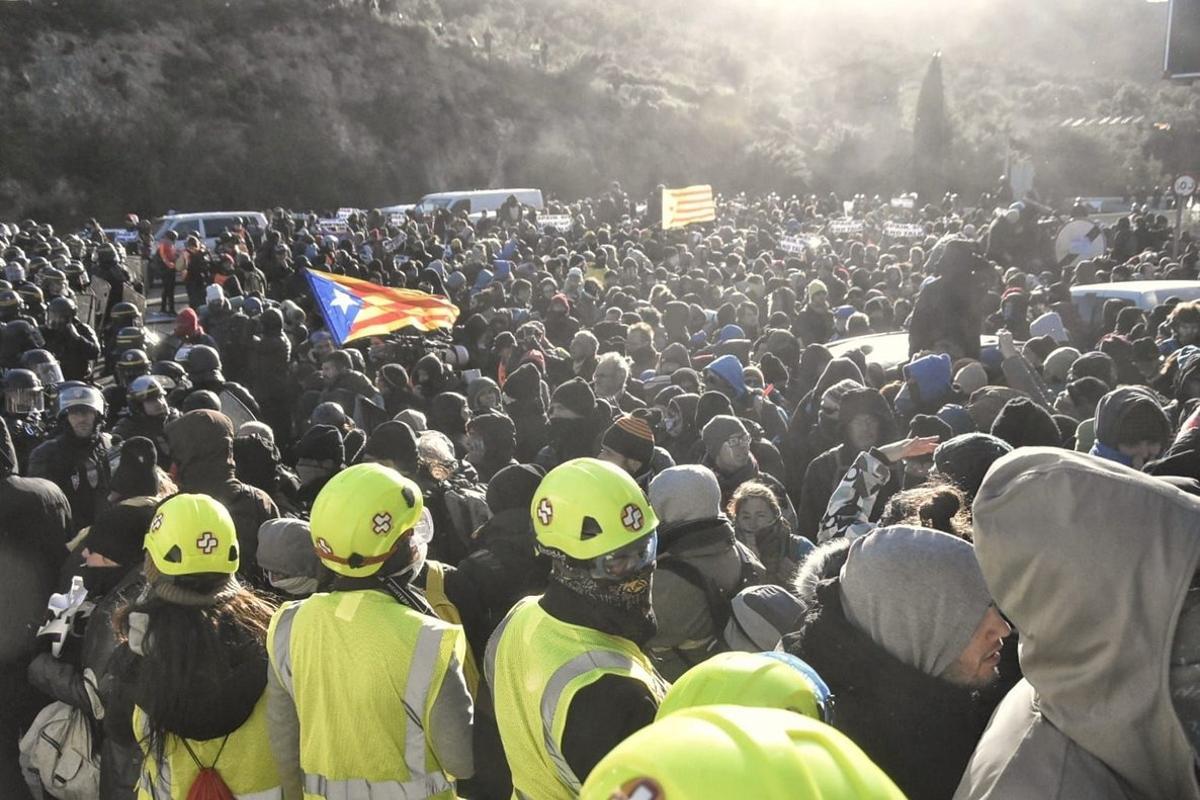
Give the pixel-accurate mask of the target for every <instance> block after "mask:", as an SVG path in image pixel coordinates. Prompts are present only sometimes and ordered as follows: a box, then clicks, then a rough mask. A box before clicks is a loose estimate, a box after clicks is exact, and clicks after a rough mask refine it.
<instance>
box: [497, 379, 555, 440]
mask: <svg viewBox="0 0 1200 800" xmlns="http://www.w3.org/2000/svg"><path fill="white" fill-rule="evenodd" d="M502 388H503V390H504V400H505V403H504V411H505V413H506V414H508V416H509V417H510V418H511V419H512V421H513V424H514V425H516V428H517V453H516V458H517V460H518V461H520V462H522V463H528V462H530V461H533V460H534V458H536V457H537V454H538V452H539V451H540V450H541V449H542V448H543V447H544V446H545V444H546V442H547V439H548V431H547V429H548V428H549V420H548V418H547V417H546V403H545V400H544V399H543V392H544V391H545V389H544V383H543V382H542V374H541V372H539V371H538V368H537V367H536V366H534V365H533V364H530V363H525V364H522V365H521V366H519V367H517V368H516V369H514V370H513V371H512V372H511V373H510V374H509V375H508V379H507V380H506V381H505V382H504V384H503V386H502Z"/></svg>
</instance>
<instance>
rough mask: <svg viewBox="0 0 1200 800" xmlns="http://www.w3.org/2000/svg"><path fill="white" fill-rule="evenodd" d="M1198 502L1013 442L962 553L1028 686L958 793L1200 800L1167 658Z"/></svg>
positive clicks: (1198, 551) (1008, 707) (1085, 460)
mask: <svg viewBox="0 0 1200 800" xmlns="http://www.w3.org/2000/svg"><path fill="white" fill-rule="evenodd" d="M1198 524H1200V499H1197V498H1195V497H1191V496H1189V495H1187V494H1184V493H1183V492H1181V491H1179V490H1178V489H1175V488H1174V487H1172V486H1170V485H1168V484H1166V483H1163V482H1161V481H1159V480H1157V479H1155V478H1151V477H1149V476H1146V475H1143V474H1141V473H1138V472H1134V471H1133V470H1131V469H1128V468H1126V467H1124V466H1122V465H1120V464H1116V463H1114V462H1111V461H1104V460H1101V459H1099V458H1095V457H1091V456H1086V455H1082V454H1080V453H1070V452H1066V451H1063V450H1059V449H1052V448H1045V447H1036V448H1034V447H1030V448H1021V449H1020V450H1017V451H1015V452H1013V453H1011V454H1009V455H1007V456H1005V457H1003V458H1002V459H1000V460H999V461H997V462H996V464H995V465H994V466H993V467H992V469H991V471H990V472H989V473H988V476H987V478H986V479H985V480H984V482H983V486H982V487H981V488H980V490H979V494H978V495H977V497H976V500H975V551H976V554H977V555H978V558H979V563H980V566H981V567H982V569H983V574H984V577H985V579H986V580H987V583H988V587H989V588H990V589H991V591H992V595H993V597H995V599H996V604H997V605H998V606H999V608H1000V609H1001V610H1002V611H1003V612H1004V613H1005V614H1006V615H1008V617H1009V618H1010V619H1011V620H1012V622H1013V625H1014V626H1015V627H1016V628H1017V629H1018V630H1019V631H1020V632H1021V647H1020V654H1021V669H1022V670H1023V672H1024V674H1025V679H1024V680H1022V681H1021V682H1020V683H1018V684H1017V685H1016V686H1015V687H1014V688H1013V689H1012V691H1010V692H1009V693H1008V695H1006V696H1005V698H1004V700H1003V701H1002V702H1001V704H1000V706H999V707H998V708H997V709H996V712H995V714H994V715H993V716H992V720H991V722H990V723H989V724H988V729H987V731H986V732H985V733H984V735H983V738H982V739H981V740H980V742H979V745H978V747H977V748H976V749H975V753H974V754H973V755H972V757H971V761H970V762H969V763H968V765H967V769H966V771H965V773H964V775H963V778H962V782H961V783H960V784H959V787H958V791H957V792H956V793H955V795H954V796H955V798H956V800H983V799H984V798H987V800H1000V799H1001V798H1004V799H1007V798H1011V799H1012V800H1027V799H1028V798H1034V797H1045V798H1050V797H1054V798H1064V799H1065V798H1080V799H1081V800H1082V798H1087V799H1088V800H1109V799H1110V798H1112V799H1114V800H1115V799H1116V798H1120V799H1121V800H1129V799H1130V798H1139V800H1140V798H1167V797H1170V798H1175V799H1176V800H1189V799H1190V800H1195V799H1196V798H1200V788H1198V786H1197V782H1196V777H1195V774H1194V769H1193V764H1194V763H1195V754H1194V752H1193V750H1192V747H1191V746H1190V744H1189V742H1188V739H1187V736H1186V735H1185V732H1184V728H1183V725H1182V724H1181V722H1180V721H1179V718H1178V716H1177V715H1176V713H1175V710H1174V707H1173V706H1172V702H1171V695H1170V688H1169V683H1168V664H1169V661H1170V657H1171V652H1172V647H1173V644H1174V640H1175V634H1176V627H1177V622H1178V619H1179V616H1180V611H1181V609H1182V607H1183V603H1184V599H1185V597H1186V595H1187V592H1188V587H1189V586H1190V585H1191V583H1192V580H1193V576H1194V574H1195V572H1196V567H1197V563H1198V562H1200V536H1197V526H1198Z"/></svg>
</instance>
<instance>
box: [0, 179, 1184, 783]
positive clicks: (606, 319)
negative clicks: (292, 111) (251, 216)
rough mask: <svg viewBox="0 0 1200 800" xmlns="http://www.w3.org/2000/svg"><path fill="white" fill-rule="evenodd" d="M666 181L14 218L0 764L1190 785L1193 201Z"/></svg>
mask: <svg viewBox="0 0 1200 800" xmlns="http://www.w3.org/2000/svg"><path fill="white" fill-rule="evenodd" d="M660 189H661V187H660ZM910 200H911V198H910ZM661 202H662V201H661V194H660V193H659V192H656V193H654V194H653V195H652V196H651V197H650V198H649V199H648V201H647V202H645V203H640V202H637V201H636V200H635V199H632V198H630V197H629V195H628V194H626V193H625V192H624V191H623V190H622V188H621V187H620V185H619V184H616V183H614V184H612V185H611V186H610V188H609V189H608V190H607V191H606V192H604V193H603V194H601V195H600V196H598V197H595V198H589V199H583V200H580V201H577V202H570V203H565V202H551V203H550V204H548V207H547V208H546V209H544V210H536V209H532V208H529V207H525V206H522V205H521V204H520V203H518V202H516V201H515V199H514V200H513V202H510V203H506V204H505V206H504V207H503V208H502V209H501V210H500V212H499V213H497V214H494V215H489V214H484V215H483V216H482V218H478V215H471V214H469V209H461V208H451V209H439V210H437V212H436V213H434V214H433V215H432V216H421V215H418V214H417V213H416V212H415V211H413V212H409V213H408V214H407V215H404V216H402V217H395V216H385V215H383V214H381V213H380V212H378V211H363V212H356V213H354V214H352V215H350V216H349V218H348V219H346V220H344V227H342V228H341V229H340V230H339V231H338V232H337V233H332V232H330V231H329V230H326V229H325V227H324V226H325V222H324V221H323V220H321V219H320V218H318V217H317V216H316V215H312V214H292V213H290V212H285V211H284V210H283V209H275V210H274V211H272V212H270V213H269V214H268V215H267V216H268V219H269V222H270V224H269V228H268V229H266V230H256V229H253V228H252V227H250V226H249V225H247V224H243V222H242V221H238V223H237V224H236V225H234V226H232V227H231V228H230V229H228V230H226V231H225V232H224V233H223V234H222V235H221V236H220V237H219V240H218V241H217V242H216V245H215V246H214V247H212V248H211V249H210V248H208V247H206V246H205V244H204V242H203V240H201V239H200V238H199V237H198V236H190V237H184V238H183V240H182V241H180V238H179V237H178V236H176V235H175V234H174V233H172V234H170V235H168V236H164V237H163V238H162V239H161V240H160V241H155V240H154V239H153V237H152V236H151V232H150V227H149V225H148V224H143V225H141V227H140V229H139V235H138V238H137V241H135V242H132V243H131V244H130V248H129V249H130V251H131V252H136V253H137V254H138V255H140V256H141V257H142V259H143V262H144V263H145V264H146V265H147V273H146V275H147V276H154V277H155V279H156V280H161V281H162V284H163V290H162V295H161V299H159V300H158V301H157V314H155V311H154V309H155V300H153V299H152V300H151V301H150V303H149V309H147V308H146V305H145V303H144V301H143V300H142V299H141V298H142V292H143V291H145V290H146V289H147V288H148V287H146V286H144V285H143V284H142V275H141V274H140V273H139V271H138V270H130V269H129V265H130V263H131V262H130V261H129V254H128V253H127V252H126V251H125V248H124V247H122V246H120V245H117V244H114V243H113V242H111V241H109V240H108V239H107V238H106V237H105V235H104V233H103V231H102V230H101V229H100V227H99V226H98V225H96V224H94V223H92V224H90V225H89V226H87V228H86V229H85V230H84V231H82V232H81V233H79V234H71V235H60V234H58V233H56V231H55V230H54V229H53V228H52V227H51V226H50V225H46V224H37V223H35V222H34V221H32V220H27V221H24V222H21V223H20V224H16V225H0V261H2V262H3V281H2V282H0V369H3V400H4V404H3V420H4V424H3V425H0V596H2V597H3V607H4V609H5V615H4V619H3V621H2V624H0V676H2V677H0V707H2V708H3V709H4V713H3V714H2V715H0V795H2V796H3V797H6V798H8V797H12V798H22V797H54V798H60V799H62V800H65V799H66V798H77V797H99V798H103V799H104V800H117V799H121V800H125V799H126V798H134V797H137V798H139V799H140V800H166V798H177V799H178V800H184V798H195V797H238V798H247V799H252V800H268V799H273V798H288V800H291V798H301V797H303V798H306V799H312V798H325V799H327V800H361V799H369V800H381V799H387V800H391V799H392V798H449V797H465V798H507V797H517V798H531V799H532V800H553V799H554V798H572V797H584V798H589V799H591V798H594V799H596V800H655V799H656V798H703V797H757V798H785V797H787V798H798V797H804V798H900V797H905V796H907V797H910V798H917V799H922V798H931V799H934V800H936V799H937V798H952V797H953V798H959V800H972V799H974V798H1012V799H1013V800H1018V799H1020V800H1027V798H1032V797H1080V798H1082V797H1087V798H1130V799H1132V798H1200V785H1198V783H1197V777H1196V774H1197V773H1196V764H1197V752H1200V613H1197V611H1198V610H1200V579H1198V576H1197V569H1198V568H1200V537H1197V536H1196V535H1195V532H1194V531H1195V528H1196V527H1197V524H1198V523H1200V301H1186V300H1182V299H1181V298H1178V297H1173V298H1170V299H1167V300H1165V302H1163V303H1161V304H1160V305H1156V306H1154V307H1153V308H1149V309H1143V308H1139V307H1137V306H1136V305H1134V304H1131V303H1128V302H1124V301H1120V300H1109V301H1107V302H1106V303H1105V304H1104V306H1103V309H1102V313H1101V314H1097V315H1095V317H1094V318H1085V317H1084V316H1083V315H1081V314H1080V313H1079V310H1078V308H1077V307H1076V306H1075V305H1074V304H1073V303H1072V299H1071V295H1070V288H1071V287H1072V286H1075V285H1079V284H1084V283H1096V282H1106V281H1112V282H1121V281H1127V280H1131V279H1135V278H1136V279H1140V280H1159V279H1172V278H1176V279H1180V278H1182V279H1196V278H1197V272H1198V264H1197V255H1198V254H1197V248H1196V245H1195V243H1193V242H1192V241H1191V239H1190V237H1189V236H1187V235H1186V234H1185V235H1184V236H1183V237H1182V242H1181V246H1180V247H1179V249H1178V253H1177V254H1175V253H1173V252H1172V241H1171V234H1172V231H1171V230H1170V228H1169V226H1168V225H1167V222H1166V219H1165V218H1164V217H1161V216H1158V215H1156V213H1155V212H1153V211H1152V210H1149V209H1146V208H1144V207H1143V208H1136V207H1135V209H1134V211H1133V212H1132V213H1131V214H1130V215H1129V216H1127V217H1125V218H1122V219H1121V220H1120V221H1119V222H1118V223H1116V224H1115V225H1114V226H1113V227H1112V228H1111V229H1109V230H1107V231H1106V234H1107V236H1106V241H1107V242H1108V247H1107V249H1106V251H1105V253H1104V254H1103V255H1096V256H1094V257H1089V258H1083V259H1079V258H1067V259H1061V258H1057V257H1056V256H1055V253H1054V250H1053V234H1054V233H1055V232H1056V231H1057V228H1058V227H1059V225H1060V224H1061V223H1062V222H1063V221H1065V220H1067V219H1070V218H1071V217H1072V216H1074V217H1083V216H1086V209H1084V208H1082V207H1079V206H1076V207H1075V208H1072V209H1068V210H1067V211H1066V213H1065V214H1062V215H1058V214H1056V213H1055V212H1054V210H1053V209H1050V208H1047V207H1046V206H1043V205H1041V204H1039V203H1038V202H1036V201H1034V200H1032V199H1029V200H1025V201H1018V202H1015V203H1011V204H1009V203H1008V199H1007V198H1004V199H1000V198H999V197H998V196H994V195H985V196H984V197H983V198H981V200H980V202H979V203H978V204H977V205H976V206H974V207H965V206H964V205H963V203H962V201H961V200H960V199H959V198H958V197H956V196H951V195H948V196H947V197H946V198H944V199H942V200H940V201H937V202H929V203H925V204H919V203H916V204H914V203H912V202H901V203H896V202H892V201H890V200H889V199H881V198H878V197H876V198H868V197H866V196H858V197H855V198H852V199H849V200H843V199H842V198H838V197H836V196H833V195H829V196H824V197H821V196H810V197H790V198H783V197H779V196H776V195H766V196H752V197H751V196H745V195H738V196H735V197H726V198H722V199H720V200H719V201H718V203H717V212H716V219H715V221H713V222H710V223H702V224H693V225H690V226H688V227H686V228H680V229H667V230H664V229H663V226H662V224H661V220H662V205H661ZM543 217H549V218H550V219H553V220H556V223H555V225H554V226H550V225H549V224H545V223H544V222H543V221H542V218H543ZM563 219H566V220H567V223H566V224H561V223H559V222H557V220H563ZM310 272H315V273H331V274H336V275H344V276H349V277H354V278H361V279H364V280H367V281H370V282H372V283H374V284H378V285H379V286H385V287H403V288H408V289H415V290H418V291H420V292H424V293H428V294H432V295H439V296H443V297H445V298H447V299H448V301H449V302H451V303H453V304H454V305H455V306H456V307H457V308H458V310H459V315H458V318H457V322H456V323H455V325H454V327H453V329H452V330H446V331H442V332H440V333H435V334H420V333H417V332H416V331H413V330H399V331H395V332H394V333H393V334H389V335H384V336H375V337H367V338H362V339H352V340H350V341H341V340H340V336H339V331H338V330H337V329H335V328H333V326H331V325H329V324H327V322H326V320H325V319H324V318H323V314H322V305H321V304H320V303H319V302H318V301H317V300H316V299H315V298H314V295H313V289H312V286H311V284H310V281H309V279H308V273H310ZM135 273H139V274H135ZM99 278H102V279H103V284H104V286H105V287H106V292H105V293H103V294H99V295H98V294H97V293H95V292H93V291H91V290H90V289H89V283H91V282H97V279H99ZM177 285H182V287H183V289H185V290H186V295H187V303H186V305H184V306H182V310H177V309H176V307H175V303H176V301H175V291H176V286H177ZM150 315H153V318H157V319H161V320H167V321H166V322H164V323H158V324H147V318H148V316H150ZM93 323H94V324H93ZM871 333H893V334H896V335H898V336H900V337H902V338H906V340H907V343H908V354H907V357H906V358H902V359H900V361H899V363H889V362H888V361H887V360H885V359H881V357H880V352H881V351H876V350H873V349H871V348H870V347H859V346H857V343H856V342H850V343H849V345H848V346H847V345H840V344H839V343H840V342H843V341H845V340H849V339H854V338H855V337H858V336H861V335H866V334H871ZM985 334H987V335H994V336H995V340H994V341H995V344H991V342H992V341H993V340H992V339H990V338H984V335H985ZM835 352H836V353H837V354H838V355H836V356H835ZM1018 640H1019V642H1020V648H1019V649H1018V646H1017V645H1018ZM205 792H208V794H206V793H205ZM221 792H224V794H222V793H221Z"/></svg>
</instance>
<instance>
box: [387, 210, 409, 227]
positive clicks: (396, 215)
mask: <svg viewBox="0 0 1200 800" xmlns="http://www.w3.org/2000/svg"><path fill="white" fill-rule="evenodd" d="M406 222H408V217H407V216H406V215H405V214H404V213H403V212H400V211H393V212H392V213H391V214H388V215H387V224H388V225H395V226H396V227H397V228H399V227H400V226H402V225H403V224H404V223H406Z"/></svg>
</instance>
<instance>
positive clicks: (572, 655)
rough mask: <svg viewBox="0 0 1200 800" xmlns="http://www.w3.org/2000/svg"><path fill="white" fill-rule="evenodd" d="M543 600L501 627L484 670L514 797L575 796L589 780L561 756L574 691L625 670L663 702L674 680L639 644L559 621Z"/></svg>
mask: <svg viewBox="0 0 1200 800" xmlns="http://www.w3.org/2000/svg"><path fill="white" fill-rule="evenodd" d="M540 599H541V598H540V597H526V598H524V599H523V600H521V601H520V602H519V603H517V604H516V606H514V607H513V609H512V611H510V612H509V613H508V616H507V617H505V618H504V621H503V622H501V623H500V625H499V627H497V628H496V632H495V633H493V634H492V638H491V639H490V640H488V646H487V652H486V654H485V656H484V673H485V675H486V677H487V682H488V685H489V686H491V687H492V696H493V698H494V699H495V706H496V721H497V723H498V724H499V727H500V740H501V741H502V742H503V744H504V754H505V757H506V758H507V759H508V765H509V767H511V768H512V776H513V794H514V796H515V797H517V798H522V800H524V799H525V798H529V799H530V800H559V799H560V798H561V800H572V798H575V797H578V795H579V790H580V789H581V788H582V783H583V779H584V778H586V777H587V776H586V775H578V776H577V775H575V773H574V772H573V771H572V770H571V767H570V766H569V765H568V764H567V760H566V758H565V757H564V756H563V754H562V735H563V730H564V729H565V728H566V723H567V711H568V710H569V709H570V707H571V700H572V698H574V696H575V693H576V692H578V691H579V690H580V689H582V688H583V687H585V686H589V685H591V684H592V683H595V682H596V681H597V680H599V679H600V678H602V677H604V676H605V675H622V676H625V677H629V678H634V679H636V680H639V681H641V682H642V683H644V684H645V685H646V688H647V689H649V690H650V692H651V694H653V695H654V696H655V697H656V698H658V699H659V700H661V699H662V697H663V695H664V694H665V693H666V690H667V684H666V682H665V681H663V679H662V678H661V677H659V675H658V673H657V672H655V671H654V667H653V666H652V665H651V663H650V660H649V659H648V658H646V656H645V654H643V653H642V651H641V650H639V649H638V647H637V645H635V644H634V643H633V642H631V641H629V640H628V639H624V638H622V637H620V636H612V635H610V634H607V633H601V632H600V631H597V630H593V629H591V628H585V627H582V626H579V625H571V624H569V623H566V622H563V621H561V620H558V619H555V618H554V617H552V616H551V615H550V614H548V613H546V611H545V610H543V609H542V607H541V605H540V604H539V602H538V601H539V600H540Z"/></svg>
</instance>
